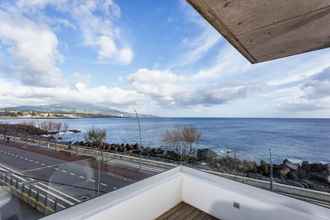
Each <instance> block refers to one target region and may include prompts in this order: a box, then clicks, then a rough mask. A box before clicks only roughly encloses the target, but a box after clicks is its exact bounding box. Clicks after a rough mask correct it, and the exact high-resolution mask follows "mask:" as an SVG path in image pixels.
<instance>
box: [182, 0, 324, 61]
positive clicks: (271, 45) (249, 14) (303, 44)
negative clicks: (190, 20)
mask: <svg viewBox="0 0 330 220" xmlns="http://www.w3.org/2000/svg"><path fill="white" fill-rule="evenodd" d="M187 1H188V2H189V3H190V4H191V5H192V6H193V7H194V8H195V9H196V10H197V11H198V12H199V13H200V14H201V15H202V16H203V17H205V18H206V19H207V20H208V22H209V23H210V24H212V25H213V26H214V27H215V28H216V29H217V30H218V31H219V32H220V33H221V34H222V35H223V36H224V37H225V38H226V39H227V40H228V41H229V42H230V43H231V44H232V45H233V46H235V47H236V48H237V49H238V50H239V51H240V52H241V54H243V55H244V56H245V57H246V58H247V59H248V60H249V61H250V62H251V63H258V62H264V61H269V60H273V59H276V58H282V57H287V56H291V55H295V54H299V53H304V52H307V51H313V50H317V49H322V48H327V47H329V46H330V0H187Z"/></svg>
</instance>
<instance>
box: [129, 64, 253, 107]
mask: <svg viewBox="0 0 330 220" xmlns="http://www.w3.org/2000/svg"><path fill="white" fill-rule="evenodd" d="M129 81H130V83H131V85H132V87H133V88H134V89H135V90H136V91H138V92H139V93H141V94H143V95H145V96H147V97H150V98H151V99H152V100H154V101H156V102H158V103H159V104H161V105H174V106H192V105H201V106H210V105H221V104H225V103H228V102H231V101H234V100H236V99H241V98H244V97H246V96H247V94H248V93H250V92H251V93H252V92H254V91H255V90H258V87H257V86H255V85H242V84H241V85H230V86H228V85H227V86H225V85H223V86H221V85H216V86H214V85H210V84H209V83H203V81H201V80H200V79H198V78H196V77H194V75H192V76H181V75H178V74H175V73H172V72H170V71H161V70H149V69H140V70H138V71H137V72H136V73H134V74H132V75H130V77H129Z"/></svg>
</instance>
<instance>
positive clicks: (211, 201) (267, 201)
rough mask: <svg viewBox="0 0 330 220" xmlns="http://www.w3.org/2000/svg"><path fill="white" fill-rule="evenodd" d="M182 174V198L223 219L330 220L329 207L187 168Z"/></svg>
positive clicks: (184, 168)
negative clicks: (235, 204)
mask: <svg viewBox="0 0 330 220" xmlns="http://www.w3.org/2000/svg"><path fill="white" fill-rule="evenodd" d="M181 173H182V179H183V180H182V200H183V201H185V202H186V203H188V204H190V205H192V206H195V207H197V208H199V209H201V210H203V211H204V212H207V213H209V214H211V215H213V216H215V217H218V218H220V219H222V220H265V219H267V220H295V219H297V220H298V219H299V220H329V219H330V209H326V208H323V207H320V206H316V205H312V204H310V203H307V202H303V201H300V200H296V199H293V198H289V197H286V196H283V195H279V194H276V193H272V192H270V191H266V190H263V189H259V188H255V187H252V186H249V185H246V184H242V183H238V182H235V181H232V180H228V179H225V178H222V177H218V176H214V175H210V174H207V173H204V172H200V171H197V170H194V169H191V168H187V167H182V168H181ZM234 202H236V203H238V204H239V206H240V208H239V209H237V208H234V206H233V204H234Z"/></svg>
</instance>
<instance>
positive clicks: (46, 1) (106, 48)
mask: <svg viewBox="0 0 330 220" xmlns="http://www.w3.org/2000/svg"><path fill="white" fill-rule="evenodd" d="M46 6H53V7H54V8H55V9H57V10H59V11H61V12H65V13H68V15H70V17H71V20H73V21H75V23H76V24H77V26H78V28H79V30H80V32H81V33H82V37H83V40H84V45H85V46H87V47H90V48H94V49H96V50H97V54H98V56H97V58H98V59H99V60H100V61H102V62H105V61H114V62H118V63H120V64H125V65H127V64H130V63H131V62H132V61H133V58H134V52H133V50H132V48H130V47H129V45H128V44H127V43H126V41H125V40H124V37H123V36H122V34H121V30H120V28H119V27H118V26H116V25H115V24H114V21H115V20H116V19H118V18H120V16H121V10H120V7H119V6H118V5H117V4H116V3H115V2H114V1H113V0H87V1H86V0H19V1H18V2H17V7H18V8H20V9H21V10H23V11H29V10H32V11H33V10H34V11H36V10H42V9H44V8H45V7H46ZM46 17H47V16H46ZM56 22H57V23H59V24H60V25H63V26H65V27H69V28H74V29H76V28H77V27H76V25H74V24H73V23H72V22H69V21H68V20H63V19H59V20H57V21H56Z"/></svg>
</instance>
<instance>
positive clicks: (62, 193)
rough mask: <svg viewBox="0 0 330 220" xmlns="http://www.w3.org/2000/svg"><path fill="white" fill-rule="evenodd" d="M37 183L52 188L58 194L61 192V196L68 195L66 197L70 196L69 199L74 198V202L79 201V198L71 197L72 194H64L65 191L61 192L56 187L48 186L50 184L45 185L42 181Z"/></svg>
mask: <svg viewBox="0 0 330 220" xmlns="http://www.w3.org/2000/svg"><path fill="white" fill-rule="evenodd" d="M38 184H39V185H42V186H44V187H47V188H48V189H50V190H53V191H54V192H57V193H58V194H61V195H63V196H66V197H68V198H70V199H72V200H74V201H76V202H81V200H79V199H76V198H75V197H73V196H71V195H69V194H66V193H64V192H62V191H59V190H57V189H55V188H53V187H50V186H47V185H45V184H43V183H40V182H39V183H38Z"/></svg>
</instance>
